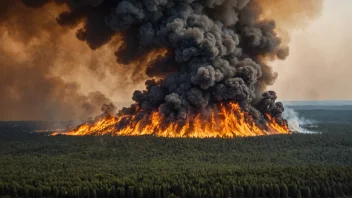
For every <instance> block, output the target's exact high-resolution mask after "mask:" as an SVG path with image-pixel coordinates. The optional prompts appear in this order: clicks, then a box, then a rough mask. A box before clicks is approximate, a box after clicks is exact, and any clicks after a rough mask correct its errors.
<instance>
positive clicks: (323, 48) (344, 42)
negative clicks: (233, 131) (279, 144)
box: [270, 0, 352, 100]
mask: <svg viewBox="0 0 352 198" xmlns="http://www.w3.org/2000/svg"><path fill="white" fill-rule="evenodd" d="M351 10H352V1H351V0H325V1H324V8H323V11H322V13H321V15H320V16H319V17H318V18H317V19H315V20H314V21H310V22H309V23H308V25H307V26H306V27H304V28H301V29H296V30H295V31H293V32H291V41H290V44H289V46H290V56H289V57H288V58H287V59H286V60H285V61H278V62H275V63H273V64H272V65H273V67H274V69H275V71H276V72H278V74H279V76H278V79H277V80H276V83H275V84H274V86H272V87H270V89H273V90H275V91H276V92H277V93H278V97H279V98H280V99H281V100H352V86H351V85H352V63H351V62H352V12H351Z"/></svg>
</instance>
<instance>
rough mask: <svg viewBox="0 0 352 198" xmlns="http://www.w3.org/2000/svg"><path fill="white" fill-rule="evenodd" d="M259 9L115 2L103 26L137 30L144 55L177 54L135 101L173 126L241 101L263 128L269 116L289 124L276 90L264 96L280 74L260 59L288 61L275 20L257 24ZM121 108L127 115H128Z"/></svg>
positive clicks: (215, 1)
mask: <svg viewBox="0 0 352 198" xmlns="http://www.w3.org/2000/svg"><path fill="white" fill-rule="evenodd" d="M259 14H260V8H259V5H258V4H257V2H256V1H249V0H207V1H197V0H180V1H172V0H163V1H148V0H144V1H137V0H129V1H118V2H117V3H116V6H115V7H113V9H112V13H110V15H109V16H107V18H106V24H107V25H108V26H109V27H110V28H111V29H112V30H114V31H116V32H123V31H126V30H128V29H131V28H133V29H135V30H136V31H137V32H138V33H137V34H136V35H135V36H136V39H138V40H139V45H140V46H142V47H144V48H152V47H166V48H168V49H169V50H172V51H173V52H174V54H173V55H174V60H175V61H176V63H177V66H178V70H177V72H173V73H163V75H164V76H165V78H164V79H163V80H161V81H160V82H158V83H156V82H153V83H152V84H150V82H148V83H147V84H146V85H147V89H146V91H143V92H142V91H136V92H135V94H134V96H133V99H134V101H135V102H136V103H137V104H138V106H139V107H141V108H142V109H143V113H146V114H148V113H150V112H151V111H154V110H156V109H158V108H159V107H160V108H159V110H160V111H161V113H163V114H164V115H165V116H167V117H171V118H172V120H173V119H174V118H176V119H187V115H189V114H193V113H200V112H202V110H203V109H204V108H206V107H211V106H213V105H216V104H219V103H227V102H229V101H234V102H237V103H239V104H240V105H241V107H242V109H243V110H245V111H248V112H249V113H250V114H251V115H252V117H253V118H255V119H256V120H257V121H258V123H260V122H262V121H263V120H264V119H265V116H264V114H269V115H271V116H272V117H275V118H276V119H277V121H279V123H282V124H283V123H284V122H285V120H284V119H283V118H282V112H283V111H284V108H283V105H282V104H281V103H276V102H275V101H276V99H277V96H276V93H275V92H273V91H269V92H265V93H260V92H262V90H264V89H265V87H266V86H267V85H269V84H272V82H273V81H274V80H275V78H276V76H277V75H276V74H275V73H273V72H272V70H271V69H268V68H269V67H268V66H267V65H266V64H265V63H264V62H262V61H261V59H260V57H265V56H270V57H273V56H275V57H276V58H279V59H285V58H286V57H287V55H288V52H289V50H288V48H286V47H283V46H281V40H280V38H279V37H278V36H277V35H276V34H275V32H274V29H275V27H276V25H275V22H274V21H270V20H265V21H259V19H258V16H259ZM130 112H131V110H130V109H124V110H123V111H122V113H125V114H126V113H130Z"/></svg>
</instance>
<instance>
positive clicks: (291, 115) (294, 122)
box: [282, 107, 319, 133]
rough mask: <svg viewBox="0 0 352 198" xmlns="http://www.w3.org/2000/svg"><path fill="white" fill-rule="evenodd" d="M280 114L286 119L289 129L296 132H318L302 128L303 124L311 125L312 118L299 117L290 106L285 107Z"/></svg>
mask: <svg viewBox="0 0 352 198" xmlns="http://www.w3.org/2000/svg"><path fill="white" fill-rule="evenodd" d="M282 116H283V118H284V119H286V120H287V124H288V127H289V129H290V130H291V131H294V132H298V133H319V132H317V131H311V130H309V129H306V128H304V126H307V125H312V124H313V123H314V122H313V121H312V120H308V119H305V118H303V117H300V116H299V115H298V113H297V112H296V111H295V110H293V109H292V108H289V107H285V112H284V113H283V115H282Z"/></svg>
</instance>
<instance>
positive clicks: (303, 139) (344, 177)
mask: <svg viewBox="0 0 352 198" xmlns="http://www.w3.org/2000/svg"><path fill="white" fill-rule="evenodd" d="M0 124H1V126H2V130H1V131H0V197H118V198H134V197H136V198H153V197H157V198H158V197H160V198H168V197H185V198H203V197H204V198H207V197H209V198H210V197H219V198H228V197H233V198H237V197H238V198H257V197H268V198H269V197H273V198H286V197H292V198H310V197H312V198H313V197H351V196H352V135H351V133H352V131H351V127H352V124H351V123H350V122H345V123H330V122H321V123H320V124H317V129H319V131H321V132H322V133H316V134H292V135H275V136H264V137H249V138H234V139H217V138H213V139H168V138H157V137H151V136H143V137H109V136H101V137H98V136H95V137H93V136H89V137H69V136H56V137H51V136H46V135H44V134H43V133H25V132H22V133H20V132H18V133H12V132H11V130H10V129H11V128H9V126H15V125H16V126H17V124H14V123H11V124H9V123H7V124H6V123H0ZM6 127H8V128H6Z"/></svg>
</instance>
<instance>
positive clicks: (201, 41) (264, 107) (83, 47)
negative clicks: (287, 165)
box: [0, 0, 321, 137]
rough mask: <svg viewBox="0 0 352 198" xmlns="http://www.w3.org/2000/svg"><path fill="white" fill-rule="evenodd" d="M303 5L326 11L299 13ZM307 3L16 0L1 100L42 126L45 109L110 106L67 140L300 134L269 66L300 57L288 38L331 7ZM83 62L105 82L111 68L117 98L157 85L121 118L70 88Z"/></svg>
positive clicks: (85, 111)
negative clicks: (293, 130) (291, 123)
mask: <svg viewBox="0 0 352 198" xmlns="http://www.w3.org/2000/svg"><path fill="white" fill-rule="evenodd" d="M303 2H304V3H303ZM301 4H304V5H306V7H314V8H315V9H303V10H302V9H300V7H299V6H293V5H301ZM301 4H299V3H298V2H296V3H292V1H289V0H285V1H275V0H265V1H262V0H204V1H198V0H122V1H121V0H117V1H116V0H89V1H83V0H81V1H63V0H61V1H60V0H56V1H48V0H40V1H39V0H36V1H30V0H26V1H25V0H22V1H19V0H5V1H2V2H1V3H0V11H1V12H0V23H2V26H1V28H2V32H3V33H2V35H1V39H2V40H0V42H2V43H0V46H1V48H0V50H1V52H2V54H4V55H3V56H1V57H0V60H1V64H3V65H2V67H5V68H6V69H5V71H6V72H2V74H1V75H3V76H1V77H0V79H1V81H2V83H3V85H5V86H2V87H1V88H0V92H1V93H5V98H3V99H2V100H1V102H2V103H3V104H2V105H3V106H6V108H5V112H10V111H12V112H20V111H23V112H25V113H26V114H28V115H30V114H31V113H32V114H33V118H35V117H36V114H37V113H38V112H41V113H42V115H38V117H42V116H45V115H46V112H50V114H53V115H55V114H56V112H60V113H61V114H62V115H61V116H59V117H60V118H62V117H63V116H64V117H65V116H68V117H74V116H72V115H73V114H75V116H77V114H80V115H81V116H91V114H92V113H93V112H94V113H95V112H96V109H98V108H100V107H101V105H102V104H104V105H103V106H102V107H101V110H102V111H103V114H102V115H101V116H98V117H96V118H95V119H94V120H92V121H89V122H87V123H85V124H83V125H81V126H79V127H78V128H76V129H73V130H72V131H69V132H64V133H62V134H66V135H155V136H163V137H237V136H253V135H268V134H287V133H291V131H290V130H289V128H288V126H287V121H286V120H285V119H284V118H283V117H282V114H283V111H284V107H283V104H282V103H280V102H277V101H276V100H277V98H278V96H277V95H276V93H275V92H274V91H267V89H266V88H267V86H269V85H272V84H273V83H274V81H275V79H276V78H277V76H278V74H277V73H275V72H273V70H272V68H271V67H270V66H269V64H270V61H273V60H278V59H279V60H284V59H285V58H286V57H287V56H288V55H289V48H288V43H289V39H288V37H287V34H286V33H285V31H289V30H290V29H291V28H294V27H295V26H299V25H302V24H304V23H305V22H306V20H307V19H310V18H314V17H315V16H316V15H317V14H318V13H319V10H320V7H321V1H319V0H316V1H313V0H311V1H302V2H301ZM275 8H276V9H275ZM278 10H279V11H278ZM29 16H31V17H29ZM298 16H299V17H298ZM53 18H54V19H56V20H52V19H53ZM274 19H278V22H277V23H276V21H275V20H274ZM292 19H295V20H292ZM278 25H279V26H278ZM58 57H59V58H58ZM112 58H113V60H114V62H111V60H112ZM87 59H89V60H90V61H88V62H87V61H86V60H87ZM82 64H83V65H84V64H86V70H89V71H90V73H91V74H94V75H97V76H99V75H100V79H101V81H103V79H104V78H106V76H105V75H104V74H105V73H104V72H102V71H104V70H111V71H112V73H113V74H114V75H115V77H116V78H118V79H119V80H116V81H114V82H113V83H115V84H114V85H112V86H111V87H114V89H113V90H110V91H111V92H112V91H114V92H118V93H121V95H122V96H123V97H127V96H126V93H129V92H130V90H131V88H133V86H137V85H138V84H140V83H141V82H143V81H145V80H146V81H145V90H136V91H134V92H133V94H132V95H131V97H132V99H133V101H134V104H132V105H131V106H130V107H124V108H122V109H121V110H119V111H118V112H117V114H116V107H115V106H114V105H113V104H112V103H111V101H110V100H109V99H108V97H106V96H104V94H103V93H101V92H99V91H100V90H95V91H93V92H91V93H90V94H88V95H87V94H83V93H81V92H80V85H79V83H77V82H75V81H72V80H71V81H70V80H67V76H70V75H69V74H71V73H72V71H79V70H78V69H77V68H82ZM54 74H56V75H54ZM57 74H60V75H62V76H60V75H57ZM13 101H14V102H13ZM7 108H8V109H7ZM37 109H40V110H41V111H38V110H37ZM0 116H1V115H0ZM2 116H3V117H4V115H2Z"/></svg>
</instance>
